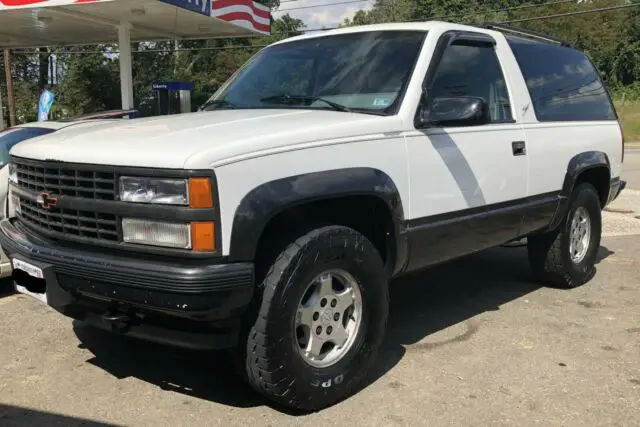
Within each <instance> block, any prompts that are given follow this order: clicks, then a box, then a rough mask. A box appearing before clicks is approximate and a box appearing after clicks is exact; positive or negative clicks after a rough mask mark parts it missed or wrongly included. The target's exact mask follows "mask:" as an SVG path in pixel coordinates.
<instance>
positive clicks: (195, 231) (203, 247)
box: [191, 222, 216, 252]
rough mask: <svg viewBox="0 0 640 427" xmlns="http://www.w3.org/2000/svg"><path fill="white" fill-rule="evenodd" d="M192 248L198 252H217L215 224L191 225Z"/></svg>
mask: <svg viewBox="0 0 640 427" xmlns="http://www.w3.org/2000/svg"><path fill="white" fill-rule="evenodd" d="M191 247H192V248H193V250H194V251H196V252H214V251H215V250H216V232H215V227H214V226H213V222H192V223H191Z"/></svg>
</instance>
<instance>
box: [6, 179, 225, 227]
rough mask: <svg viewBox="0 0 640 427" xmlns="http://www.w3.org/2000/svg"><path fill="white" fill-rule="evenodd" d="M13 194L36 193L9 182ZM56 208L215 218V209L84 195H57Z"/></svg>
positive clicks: (28, 196) (156, 216)
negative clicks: (132, 201) (133, 201)
mask: <svg viewBox="0 0 640 427" xmlns="http://www.w3.org/2000/svg"><path fill="white" fill-rule="evenodd" d="M11 190H12V191H13V193H14V194H16V195H18V196H20V197H22V198H25V199H28V200H31V201H32V202H35V201H36V199H37V197H38V195H37V194H36V193H33V192H31V191H27V190H24V189H22V188H20V187H18V186H16V185H15V184H13V183H12V184H11ZM57 199H58V202H57V204H56V207H57V208H61V209H77V210H83V211H91V212H98V213H108V214H113V215H116V216H119V217H127V218H144V219H155V220H162V221H172V222H190V221H211V220H215V219H216V216H217V212H216V210H215V209H192V208H189V207H188V206H173V205H152V204H146V203H129V202H120V201H114V200H100V199H87V198H84V197H73V196H57Z"/></svg>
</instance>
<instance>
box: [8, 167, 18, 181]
mask: <svg viewBox="0 0 640 427" xmlns="http://www.w3.org/2000/svg"><path fill="white" fill-rule="evenodd" d="M9 182H12V183H14V184H17V183H18V168H16V165H15V164H13V163H9Z"/></svg>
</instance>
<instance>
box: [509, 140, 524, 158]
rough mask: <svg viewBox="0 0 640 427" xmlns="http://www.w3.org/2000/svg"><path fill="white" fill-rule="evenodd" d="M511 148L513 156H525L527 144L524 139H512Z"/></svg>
mask: <svg viewBox="0 0 640 427" xmlns="http://www.w3.org/2000/svg"><path fill="white" fill-rule="evenodd" d="M511 148H512V149H513V155H514V156H525V155H526V154H527V146H526V144H525V143H524V141H513V142H512V143H511Z"/></svg>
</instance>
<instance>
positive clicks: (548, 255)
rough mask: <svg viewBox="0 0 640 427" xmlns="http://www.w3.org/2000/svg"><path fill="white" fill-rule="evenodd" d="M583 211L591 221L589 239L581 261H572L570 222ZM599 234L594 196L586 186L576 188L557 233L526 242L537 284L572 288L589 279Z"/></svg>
mask: <svg viewBox="0 0 640 427" xmlns="http://www.w3.org/2000/svg"><path fill="white" fill-rule="evenodd" d="M580 206H582V207H584V208H585V209H586V210H587V212H588V213H589V216H590V220H591V236H590V239H589V244H588V249H587V253H586V255H585V257H584V258H583V259H582V261H580V262H578V263H575V262H573V261H572V259H571V256H570V252H569V239H570V228H571V219H572V218H573V215H574V213H575V212H576V210H577V209H578V208H579V207H580ZM601 234H602V208H601V206H600V198H599V196H598V192H597V191H596V189H595V188H594V187H593V185H591V184H589V183H586V182H585V183H581V184H579V185H578V186H577V187H576V188H575V189H574V191H573V193H572V195H571V200H570V202H569V209H568V212H567V215H566V217H565V218H564V220H563V222H562V224H561V225H560V226H558V227H557V229H555V230H553V231H551V232H548V233H545V234H542V235H536V236H530V237H529V238H528V243H527V246H528V252H529V263H530V265H531V269H532V271H533V274H534V276H535V277H536V279H537V280H539V281H541V282H543V283H546V284H549V285H552V286H555V287H559V288H575V287H577V286H580V285H583V284H584V283H586V282H588V281H589V280H591V278H593V276H594V275H595V271H596V267H595V262H596V258H597V256H598V250H599V248H600V239H601Z"/></svg>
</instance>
